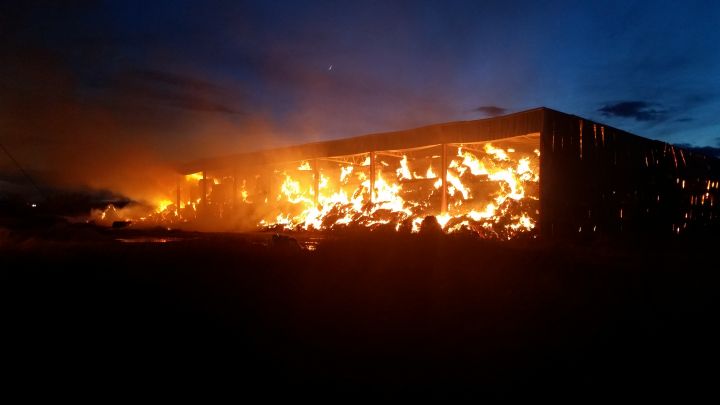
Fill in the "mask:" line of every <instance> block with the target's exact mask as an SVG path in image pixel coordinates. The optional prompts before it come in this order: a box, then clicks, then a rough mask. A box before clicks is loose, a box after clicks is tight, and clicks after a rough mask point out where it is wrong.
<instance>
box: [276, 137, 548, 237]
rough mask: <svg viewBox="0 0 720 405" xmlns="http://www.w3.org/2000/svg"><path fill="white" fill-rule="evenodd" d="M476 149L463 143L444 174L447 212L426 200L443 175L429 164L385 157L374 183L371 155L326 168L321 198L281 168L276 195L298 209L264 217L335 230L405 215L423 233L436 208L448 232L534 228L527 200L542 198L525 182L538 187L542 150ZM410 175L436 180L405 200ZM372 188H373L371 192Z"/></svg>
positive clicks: (395, 221)
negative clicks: (417, 167) (422, 166)
mask: <svg viewBox="0 0 720 405" xmlns="http://www.w3.org/2000/svg"><path fill="white" fill-rule="evenodd" d="M477 153H480V155H479V156H481V157H478V155H476V154H475V152H473V151H470V150H467V149H464V148H462V147H459V148H458V149H457V154H456V155H455V158H454V159H452V160H451V161H450V162H449V164H448V170H447V172H446V176H445V177H446V179H447V183H448V184H447V194H448V196H449V197H448V198H449V201H448V203H449V207H448V212H445V213H443V214H439V215H437V214H438V213H437V211H439V210H437V209H436V210H434V211H435V212H432V211H433V210H432V209H431V208H432V204H431V203H430V201H429V200H431V199H433V198H435V199H437V198H438V197H434V196H439V193H440V192H441V191H442V186H443V179H442V177H440V176H438V175H437V174H436V172H435V171H434V170H433V167H432V165H430V166H429V167H428V168H427V170H426V172H425V176H422V175H418V174H417V173H416V172H414V171H412V168H411V166H412V162H411V160H410V157H409V156H408V155H406V154H404V155H402V156H401V157H400V158H399V159H398V160H396V161H395V162H396V165H395V168H394V169H390V170H391V171H389V172H388V171H385V169H382V167H389V166H391V164H389V163H387V162H385V161H384V160H383V161H381V162H380V164H381V165H382V166H378V168H377V172H376V178H375V182H374V185H371V182H370V179H369V175H368V169H369V167H368V166H369V165H370V157H369V156H366V157H365V158H364V160H363V162H362V163H361V164H359V165H357V166H354V165H352V164H349V165H343V166H340V167H339V170H338V171H337V175H333V174H332V173H333V171H322V173H321V174H320V179H319V182H318V183H319V195H318V196H317V198H315V195H314V190H312V186H307V185H306V186H305V187H303V184H306V183H307V182H306V183H303V181H301V180H300V179H298V178H294V177H292V176H291V175H289V174H288V173H285V172H283V176H284V181H283V183H282V184H281V186H280V192H279V194H278V199H279V200H282V201H286V202H289V203H291V204H293V205H295V207H294V208H295V209H293V210H291V211H288V212H284V213H282V214H280V215H279V216H278V217H277V218H275V220H274V221H269V222H263V223H269V224H271V225H274V226H282V227H285V228H287V229H304V230H309V229H316V230H322V229H332V228H334V227H336V226H342V225H348V224H351V223H353V224H358V225H363V226H371V227H372V226H377V225H381V224H390V223H392V224H395V228H396V229H400V227H401V224H402V223H404V222H406V221H408V226H409V229H410V230H411V231H412V232H418V231H419V228H420V224H421V223H422V219H423V218H424V216H425V215H428V214H433V213H434V214H436V218H437V220H438V223H439V224H440V225H441V226H442V227H443V229H445V230H446V231H447V232H455V231H459V230H462V229H473V230H476V231H477V232H483V233H484V234H498V235H503V237H511V236H513V235H516V234H518V233H520V232H526V231H531V230H532V229H534V228H535V216H536V214H537V212H536V211H529V210H528V209H527V208H523V204H524V202H525V201H529V200H537V198H538V197H537V195H530V196H528V194H527V187H528V186H529V185H531V184H534V185H535V186H537V182H538V180H539V176H538V167H539V160H538V150H537V149H535V150H533V152H532V153H522V152H518V151H517V150H515V149H502V148H500V147H496V146H494V145H493V144H491V143H486V144H484V145H483V147H482V149H480V150H478V152H477ZM510 154H512V156H513V157H511V155H510ZM515 156H517V157H515ZM390 173H392V175H389V174H390ZM334 176H336V177H334ZM408 180H417V181H421V180H428V183H427V184H428V185H429V186H432V187H431V188H430V189H429V190H430V195H429V196H428V198H427V199H426V200H420V201H416V200H412V199H409V198H406V197H405V195H406V193H409V192H412V187H411V186H412V184H410V183H408V184H404V183H403V182H405V181H408ZM307 184H309V183H307ZM423 184H426V183H423ZM477 184H481V185H482V184H485V186H483V190H485V189H494V191H493V192H491V193H489V194H488V195H481V194H480V192H479V191H476V190H475V189H474V187H477ZM491 186H492V187H491ZM371 187H374V188H373V189H372V190H371ZM407 187H411V189H406V188H407ZM426 190H427V189H426ZM371 191H372V193H371ZM535 192H536V191H535ZM371 194H372V199H371V197H370V196H371Z"/></svg>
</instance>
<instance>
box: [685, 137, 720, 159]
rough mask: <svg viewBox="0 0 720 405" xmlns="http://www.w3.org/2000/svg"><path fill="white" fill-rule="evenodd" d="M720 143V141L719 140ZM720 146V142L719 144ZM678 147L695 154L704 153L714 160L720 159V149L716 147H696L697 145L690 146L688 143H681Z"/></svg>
mask: <svg viewBox="0 0 720 405" xmlns="http://www.w3.org/2000/svg"><path fill="white" fill-rule="evenodd" d="M718 141H720V139H718ZM718 144H719V145H720V142H718ZM676 146H679V147H681V148H683V149H689V150H691V151H693V152H698V153H702V154H703V155H707V156H712V157H714V158H717V159H720V147H714V146H696V145H690V144H687V143H679V144H677V145H676Z"/></svg>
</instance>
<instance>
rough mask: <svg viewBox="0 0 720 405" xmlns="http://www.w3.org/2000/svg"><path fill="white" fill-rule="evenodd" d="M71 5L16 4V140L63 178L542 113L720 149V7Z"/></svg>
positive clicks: (11, 110) (11, 60)
mask: <svg viewBox="0 0 720 405" xmlns="http://www.w3.org/2000/svg"><path fill="white" fill-rule="evenodd" d="M56 3H59V2H54V1H46V2H18V4H17V5H12V4H11V5H3V6H0V10H2V14H1V15H2V17H1V18H2V20H1V21H0V35H2V37H1V38H2V41H3V46H2V51H1V53H0V55H2V58H3V59H4V61H3V63H2V67H0V73H2V77H0V89H1V90H2V96H1V97H2V99H0V103H2V104H1V105H0V107H2V110H3V112H1V113H0V129H2V131H3V135H2V136H3V137H4V142H5V143H7V144H8V145H10V146H11V147H12V148H13V149H14V150H16V151H17V153H18V154H19V156H21V157H22V158H23V159H25V160H26V161H28V162H29V163H28V164H34V165H35V166H37V167H39V168H45V169H48V170H52V169H53V168H55V166H57V162H58V159H57V157H56V156H57V155H58V154H60V155H63V156H67V153H68V151H76V152H77V151H83V150H85V149H86V150H92V151H95V153H94V154H95V155H98V154H100V155H101V154H102V153H98V145H103V146H105V148H104V149H101V150H103V151H105V152H106V153H111V152H110V151H111V150H113V149H120V150H124V149H123V147H125V146H127V145H134V146H140V147H141V148H142V149H143V150H145V151H147V152H148V153H150V154H152V155H154V156H162V157H163V158H165V159H167V160H177V159H188V158H194V157H198V156H202V155H206V154H217V153H230V152H239V151H242V150H246V149H252V148H257V147H260V146H264V145H267V144H279V143H298V142H304V141H308V140H319V139H328V138H335V137H343V136H350V135H357V134H361V133H367V132H375V131H386V130H393V129H403V128H409V127H414V126H419V125H424V124H431V123H437V122H447V121H453V120H467V119H476V118H482V117H485V116H487V115H491V114H497V113H500V112H513V111H519V110H523V109H528V108H534V107H538V106H547V107H551V108H555V109H558V110H561V111H564V112H568V113H572V114H577V115H580V116H583V117H587V118H591V119H594V120H598V121H600V122H604V123H607V124H610V125H613V126H616V127H619V128H622V129H625V130H628V131H630V132H633V133H636V134H639V135H642V136H646V137H650V138H655V139H660V140H664V141H668V142H673V143H687V144H693V145H698V146H712V147H718V146H720V122H719V121H718V116H719V115H720V114H718V112H720V52H719V51H720V45H719V44H720V30H718V23H719V22H720V3H718V2H713V1H703V2H694V1H683V2H679V1H672V2H663V1H619V2H578V1H567V2H563V1H558V2H553V1H515V2H513V1H436V2H431V1H398V2H391V1H348V2H343V1H317V2H300V1H290V2H284V1H255V2H247V1H183V0H173V1H147V0H146V1H131V0H123V1H67V2H62V3H63V5H62V6H58V5H57V4H56ZM148 159H150V157H148Z"/></svg>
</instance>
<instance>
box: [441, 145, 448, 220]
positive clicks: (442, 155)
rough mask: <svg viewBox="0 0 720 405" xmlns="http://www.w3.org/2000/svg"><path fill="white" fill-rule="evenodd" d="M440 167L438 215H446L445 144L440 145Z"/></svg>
mask: <svg viewBox="0 0 720 405" xmlns="http://www.w3.org/2000/svg"><path fill="white" fill-rule="evenodd" d="M440 166H441V170H442V199H441V201H440V213H441V214H446V213H447V210H448V200H447V189H448V184H447V169H448V167H447V166H448V165H447V144H445V143H444V144H442V152H441V154H440Z"/></svg>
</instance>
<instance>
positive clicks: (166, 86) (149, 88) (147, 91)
mask: <svg viewBox="0 0 720 405" xmlns="http://www.w3.org/2000/svg"><path fill="white" fill-rule="evenodd" d="M109 87H110V88H111V90H115V91H119V92H120V93H121V94H123V96H124V97H126V98H130V99H132V100H136V101H146V102H148V104H149V105H153V106H156V105H159V106H166V107H173V108H179V109H184V110H192V111H205V112H218V113H226V114H242V113H243V111H242V109H241V108H240V107H239V106H238V105H237V104H239V102H238V100H236V97H235V96H230V95H228V94H226V92H225V91H224V90H223V89H222V88H221V87H220V86H218V85H215V84H213V83H211V82H209V81H206V80H203V79H199V78H195V77H191V76H189V75H182V74H177V73H173V72H165V71H160V70H130V71H128V72H125V73H123V74H121V75H120V77H119V78H117V79H114V80H111V83H110V85H109Z"/></svg>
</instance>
